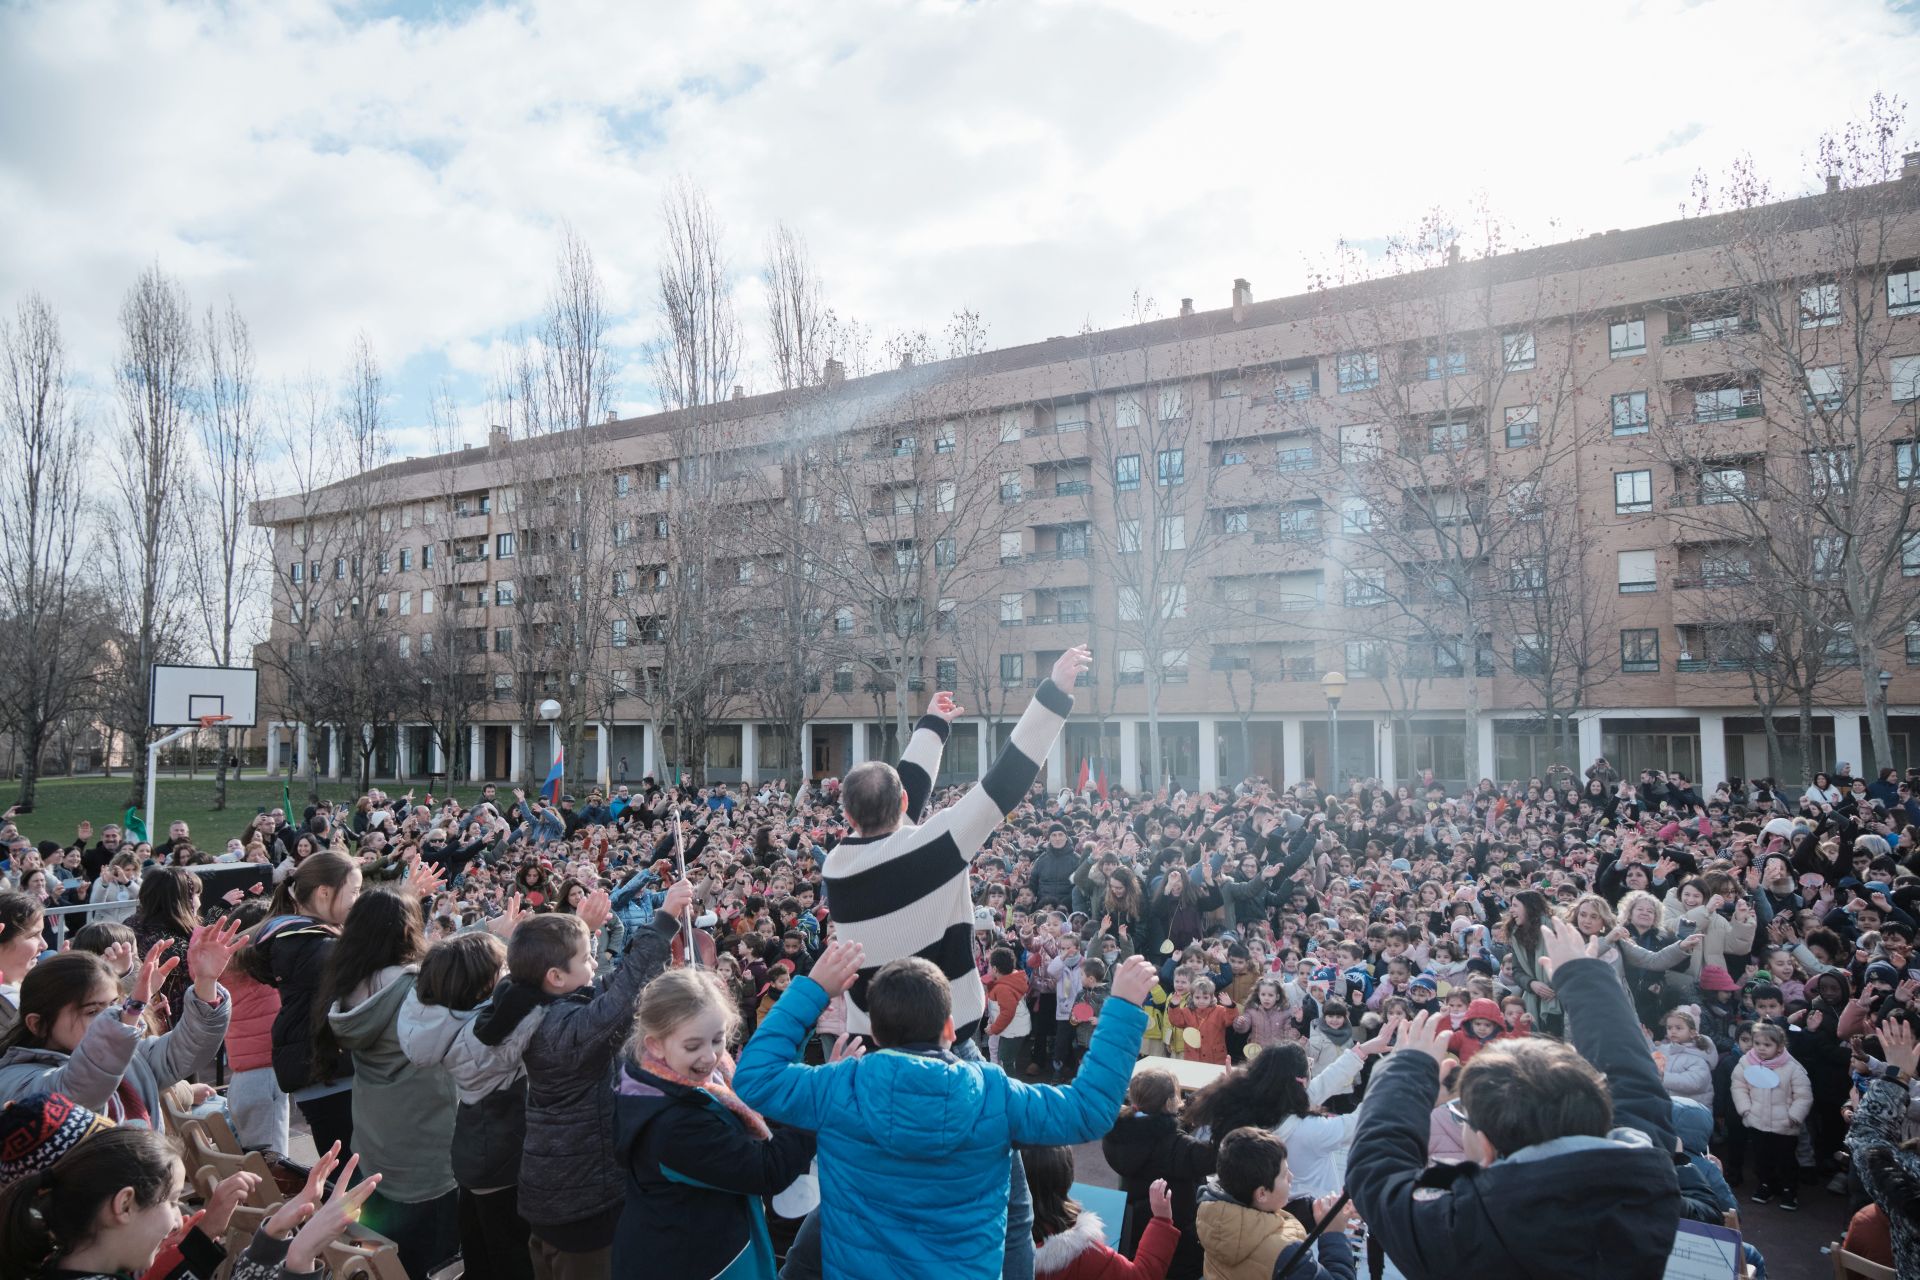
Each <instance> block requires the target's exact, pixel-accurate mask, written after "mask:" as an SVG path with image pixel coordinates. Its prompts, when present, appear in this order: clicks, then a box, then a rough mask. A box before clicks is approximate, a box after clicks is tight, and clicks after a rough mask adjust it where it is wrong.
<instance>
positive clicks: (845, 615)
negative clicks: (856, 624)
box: [833, 605, 853, 636]
mask: <svg viewBox="0 0 1920 1280" xmlns="http://www.w3.org/2000/svg"><path fill="white" fill-rule="evenodd" d="M833 630H834V634H836V635H843V636H850V635H852V634H853V610H852V608H850V607H849V606H847V605H841V606H840V607H839V608H838V609H835V610H834V611H833Z"/></svg>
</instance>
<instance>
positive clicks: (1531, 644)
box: [1513, 635, 1547, 676]
mask: <svg viewBox="0 0 1920 1280" xmlns="http://www.w3.org/2000/svg"><path fill="white" fill-rule="evenodd" d="M1513 673H1514V674H1515V675H1517V676H1542V675H1545V674H1546V673H1547V646H1546V645H1545V644H1543V643H1542V642H1541V640H1540V637H1539V636H1538V635H1517V636H1515V637H1514V638H1513Z"/></svg>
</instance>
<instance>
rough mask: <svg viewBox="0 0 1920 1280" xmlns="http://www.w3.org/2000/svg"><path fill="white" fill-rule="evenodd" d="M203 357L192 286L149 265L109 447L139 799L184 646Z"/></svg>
mask: <svg viewBox="0 0 1920 1280" xmlns="http://www.w3.org/2000/svg"><path fill="white" fill-rule="evenodd" d="M196 364H197V360H196V343H195V338H194V323H193V312H192V308H191V307H190V306H189V304H188V302H187V296H186V291H185V290H184V289H182V288H181V286H180V285H179V283H178V282H176V281H174V280H173V279H171V278H170V277H168V276H167V275H166V274H164V273H163V272H162V271H161V270H160V268H159V267H157V266H155V267H149V268H148V269H147V270H145V271H144V272H142V273H141V275H140V278H139V280H138V281H136V282H135V284H134V286H133V288H132V289H130V290H129V291H128V292H127V296H126V300H125V301H124V302H123V303H122V304H121V308H120V355H119V360H118V362H117V364H116V366H115V369H114V380H115V384H116V385H117V387H118V389H119V393H120V403H121V409H122V415H121V426H120V430H119V432H117V433H116V435H115V437H114V439H113V441H112V447H111V448H110V449H109V450H108V454H109V457H110V459H111V467H112V470H113V475H114V480H115V483H116V488H117V492H116V493H115V495H114V497H115V500H114V502H113V503H112V504H111V506H110V507H109V517H108V527H109V529H110V530H111V549H112V561H113V568H114V576H115V580H116V581H117V582H118V583H119V584H120V588H121V590H122V591H123V592H124V593H125V595H126V597H127V599H126V604H125V616H126V617H127V618H128V619H130V620H131V621H132V623H133V627H132V630H133V633H134V636H135V642H136V646H137V648H136V652H134V653H132V654H129V655H128V657H130V658H131V659H132V661H131V662H130V663H127V664H126V665H125V667H124V669H123V673H122V675H121V677H120V679H119V680H118V681H117V682H116V683H117V684H118V685H119V690H120V696H119V697H118V698H116V699H115V700H114V701H115V704H116V705H117V707H118V713H117V715H116V716H115V718H116V719H118V720H119V721H120V722H121V726H122V728H123V729H124V730H125V732H126V734H127V740H128V747H129V755H130V757H131V759H132V760H134V761H135V762H136V770H135V772H136V776H135V778H134V780H133V785H132V788H131V790H130V792H129V795H128V801H127V802H128V803H129V804H135V805H137V804H140V803H142V801H143V799H144V795H143V789H142V783H141V779H140V778H139V777H138V776H137V775H138V773H139V769H138V767H137V766H138V763H139V762H144V760H145V758H146V750H147V743H148V741H149V740H150V738H151V736H152V735H151V729H150V722H151V720H152V708H151V707H150V706H149V702H148V699H149V689H148V680H149V673H150V672H151V671H152V668H153V666H154V664H155V663H156V662H158V661H160V660H161V657H162V655H163V651H167V650H170V649H176V648H177V647H178V645H179V642H180V638H181V630H182V624H183V619H182V617H181V610H182V607H183V606H182V600H183V597H184V595H185V592H184V591H182V590H181V586H182V584H181V581H180V574H181V567H182V566H181V518H182V512H181V497H182V495H183V493H184V492H185V486H184V484H183V483H182V481H183V478H184V469H185V466H186V461H187V458H188V448H187V445H188V441H189V439H190V432H191V423H192V416H193V411H194V406H195V402H196V397H197V395H198V391H199V388H198V385H197V373H198V370H197V368H196Z"/></svg>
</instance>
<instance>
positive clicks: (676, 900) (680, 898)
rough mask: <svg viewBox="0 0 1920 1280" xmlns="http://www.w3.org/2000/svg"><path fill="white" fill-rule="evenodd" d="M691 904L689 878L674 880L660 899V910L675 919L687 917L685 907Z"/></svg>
mask: <svg viewBox="0 0 1920 1280" xmlns="http://www.w3.org/2000/svg"><path fill="white" fill-rule="evenodd" d="M692 905H693V883H692V882H691V881H689V880H676V881H675V882H674V884H673V887H672V888H670V889H668V890H667V896H666V897H665V898H663V899H661V902H660V910H662V911H664V912H666V913H667V914H668V915H670V916H672V917H673V918H674V919H675V920H684V919H686V918H687V909H688V908H689V907H691V906H692Z"/></svg>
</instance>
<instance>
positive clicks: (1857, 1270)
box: [1828, 1240, 1899, 1280]
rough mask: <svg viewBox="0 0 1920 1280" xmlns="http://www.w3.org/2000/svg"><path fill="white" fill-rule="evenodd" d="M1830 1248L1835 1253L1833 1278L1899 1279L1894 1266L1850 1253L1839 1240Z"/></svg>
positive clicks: (1834, 1279) (1854, 1279)
mask: <svg viewBox="0 0 1920 1280" xmlns="http://www.w3.org/2000/svg"><path fill="white" fill-rule="evenodd" d="M1828 1249H1829V1251H1830V1252H1831V1253H1832V1254H1833V1280H1899V1277H1898V1276H1897V1275H1895V1274H1894V1270H1893V1268H1892V1267H1883V1266H1881V1265H1880V1264H1879V1263H1877V1262H1874V1261H1871V1260H1870V1259H1867V1258H1863V1257H1861V1256H1860V1255H1859V1254H1857V1253H1848V1252H1847V1251H1846V1250H1845V1249H1843V1248H1841V1247H1840V1242H1839V1241H1837V1240H1836V1241H1834V1242H1833V1244H1831V1245H1829V1246H1828Z"/></svg>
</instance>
